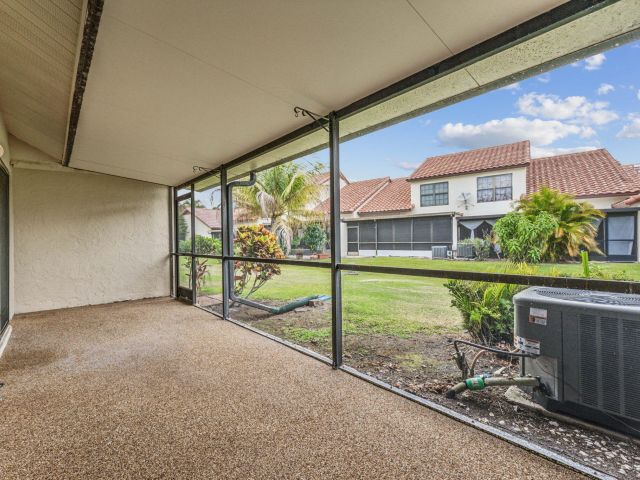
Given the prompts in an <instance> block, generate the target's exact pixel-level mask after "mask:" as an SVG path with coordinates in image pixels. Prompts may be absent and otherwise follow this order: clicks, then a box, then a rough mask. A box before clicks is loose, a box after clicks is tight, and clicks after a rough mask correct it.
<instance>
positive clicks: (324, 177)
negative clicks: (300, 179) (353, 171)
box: [311, 172, 349, 185]
mask: <svg viewBox="0 0 640 480" xmlns="http://www.w3.org/2000/svg"><path fill="white" fill-rule="evenodd" d="M340 178H342V180H344V181H345V182H346V183H349V179H348V178H347V177H346V176H345V175H344V173H342V172H340ZM311 179H312V180H313V182H314V183H316V184H317V185H322V184H323V183H326V182H328V181H329V172H322V173H319V174H317V175H314V176H313V177H311Z"/></svg>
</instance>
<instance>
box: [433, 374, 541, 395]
mask: <svg viewBox="0 0 640 480" xmlns="http://www.w3.org/2000/svg"><path fill="white" fill-rule="evenodd" d="M511 385H517V386H519V387H539V386H540V379H539V378H536V377H514V378H504V377H486V376H484V375H477V376H475V377H471V378H467V379H466V380H464V381H463V382H460V383H458V384H456V385H454V386H453V387H452V388H450V389H449V390H448V391H447V393H446V397H447V398H456V395H457V394H459V393H462V392H464V391H465V390H472V391H475V390H483V389H484V388H486V387H497V386H511Z"/></svg>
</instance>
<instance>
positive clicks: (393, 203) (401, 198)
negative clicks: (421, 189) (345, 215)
mask: <svg viewBox="0 0 640 480" xmlns="http://www.w3.org/2000/svg"><path fill="white" fill-rule="evenodd" d="M411 208H412V205H411V184H410V183H409V182H408V181H407V178H406V177H404V178H395V179H393V180H391V181H390V182H389V183H387V184H386V185H385V186H384V187H383V188H382V189H381V190H380V191H378V193H376V194H375V195H373V196H372V197H371V198H369V200H367V201H366V202H365V203H364V205H363V206H362V207H361V208H360V209H359V210H358V213H381V212H401V211H406V210H411Z"/></svg>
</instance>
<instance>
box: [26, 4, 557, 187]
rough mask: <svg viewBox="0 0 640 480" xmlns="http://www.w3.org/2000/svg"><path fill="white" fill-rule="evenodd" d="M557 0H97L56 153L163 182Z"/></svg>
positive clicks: (223, 158)
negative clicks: (88, 58) (70, 123)
mask: <svg viewBox="0 0 640 480" xmlns="http://www.w3.org/2000/svg"><path fill="white" fill-rule="evenodd" d="M560 3H563V2H562V1H557V0H539V1H535V2H533V1H527V2H514V1H513V0H484V1H482V2H479V1H477V0H460V1H456V2H442V1H437V0H410V1H402V0H348V1H345V0H326V1H317V0H308V1H294V0H290V1H286V0H279V1H277V0H271V1H268V2H265V1H259V0H244V1H241V2H229V1H225V0H218V1H212V0H183V1H181V2H175V1H171V0H136V1H135V2H131V1H127V0H109V1H106V2H105V6H104V11H103V14H102V20H101V23H100V29H99V33H98V40H97V43H96V47H95V52H94V56H93V61H92V65H91V70H90V74H89V79H88V83H87V89H86V92H85V95H84V100H83V104H82V111H81V114H80V122H79V125H78V130H77V135H76V140H75V146H74V150H73V155H72V157H71V163H70V165H71V166H72V167H76V168H84V169H88V170H93V171H98V172H103V173H110V174H115V175H122V176H126V177H131V178H137V179H141V180H147V181H152V182H157V183H163V184H167V185H176V184H179V183H181V182H182V181H185V180H187V179H189V178H191V177H193V175H194V174H193V170H192V167H193V165H200V166H203V167H215V166H218V165H220V164H221V163H225V162H228V161H230V160H232V159H234V158H236V157H238V156H239V155H241V154H243V153H246V152H248V151H251V150H252V149H254V148H256V147H259V146H261V145H263V144H265V143H267V142H269V141H271V140H273V139H275V138H278V137H279V136H281V135H283V134H285V133H288V132H290V131H292V130H294V129H296V128H297V127H300V126H302V125H304V124H306V123H307V122H308V119H304V118H295V117H294V115H293V107H294V106H295V105H299V106H302V107H304V108H307V109H309V110H312V111H316V112H318V113H321V114H326V113H327V112H329V111H331V110H334V109H339V108H341V107H343V106H345V105H347V104H349V103H351V102H353V101H355V100H357V99H359V98H361V97H363V96H365V95H367V94H369V93H372V92H373V91H376V90H378V89H380V88H382V87H384V86H386V85H389V84H391V83H393V82H394V81H397V80H399V79H401V78H404V77H406V76H407V75H409V74H411V73H414V72H416V71H419V70H421V69H423V68H426V67H428V66H430V65H432V64H434V63H436V62H438V61H440V60H443V59H444V58H446V57H448V56H450V55H451V54H452V53H457V52H459V51H461V50H464V49H466V48H468V47H470V46H473V45H474V44H477V43H479V42H480V41H482V40H485V39H487V38H490V37H492V36H494V35H496V34H498V33H500V32H502V31H504V30H506V29H508V28H510V27H512V26H514V25H517V24H519V23H522V22H523V21H525V20H527V19H529V18H531V17H533V16H536V15H538V14H540V13H543V12H544V11H547V10H549V9H551V8H553V7H555V6H556V5H558V4H560ZM16 136H17V135H16Z"/></svg>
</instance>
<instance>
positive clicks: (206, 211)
mask: <svg viewBox="0 0 640 480" xmlns="http://www.w3.org/2000/svg"><path fill="white" fill-rule="evenodd" d="M190 213H191V210H190V209H189V208H185V209H184V211H183V215H188V214H190ZM245 217H246V215H245V214H244V212H243V211H241V210H240V209H238V208H236V209H234V211H233V220H234V222H237V221H244V219H245ZM196 218H198V219H199V220H200V221H201V222H202V223H204V224H205V225H206V226H207V227H209V228H211V229H217V230H219V229H221V228H222V224H221V222H220V210H219V209H214V208H201V207H196Z"/></svg>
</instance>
